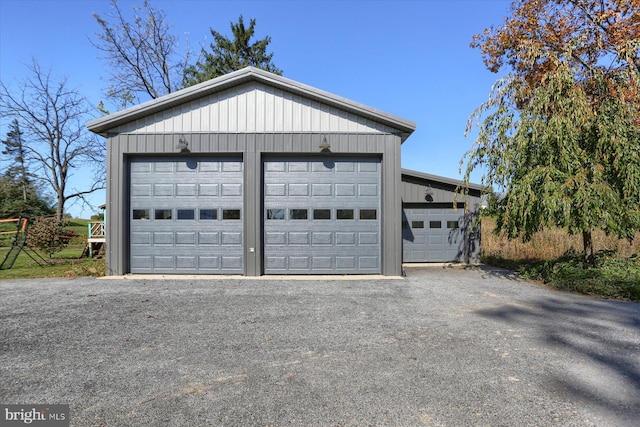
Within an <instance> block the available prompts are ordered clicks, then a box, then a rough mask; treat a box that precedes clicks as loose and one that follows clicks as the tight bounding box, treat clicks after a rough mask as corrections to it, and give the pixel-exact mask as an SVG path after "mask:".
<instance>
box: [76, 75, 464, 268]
mask: <svg viewBox="0 0 640 427" xmlns="http://www.w3.org/2000/svg"><path fill="white" fill-rule="evenodd" d="M87 127H88V128H89V129H90V130H91V131H93V132H96V133H98V134H101V135H103V136H105V137H106V138H107V183H108V184H107V210H108V211H109V215H108V220H107V225H106V228H107V232H106V236H107V238H106V240H107V242H106V247H107V250H106V259H107V274H108V275H122V274H127V273H137V274H141V273H142V274H242V275H247V276H258V275H262V274H382V275H391V276H397V275H400V274H401V272H402V262H403V250H404V257H405V261H417V260H425V259H424V258H430V257H431V255H432V254H434V253H435V252H434V251H439V252H440V253H441V255H439V258H440V259H442V260H444V259H447V258H451V259H452V260H453V258H454V257H453V252H452V250H453V249H452V248H453V246H454V245H455V244H457V243H455V242H454V243H451V244H449V245H448V246H449V247H446V248H445V247H443V246H442V245H444V246H447V245H445V244H444V242H445V241H446V236H444V235H442V236H440V237H441V239H440V241H441V242H442V243H441V244H440V245H441V246H442V247H441V248H439V249H436V248H437V244H436V241H438V238H436V237H435V234H434V232H429V233H430V234H429V233H426V234H425V235H424V236H422V235H421V231H420V229H419V228H418V227H417V224H418V223H419V221H423V222H424V223H426V221H432V220H431V219H429V218H431V217H432V216H433V215H434V214H435V213H434V212H431V211H424V212H422V213H421V211H419V209H422V208H423V206H422V205H420V206H417V205H416V206H413V205H412V206H408V205H407V208H406V209H405V210H404V213H403V210H402V209H401V206H403V199H406V200H404V202H406V203H414V201H413V200H409V199H407V189H408V188H409V187H407V185H409V184H406V183H405V182H404V181H405V180H406V179H408V178H407V177H408V175H407V172H406V171H402V170H401V167H400V145H401V144H402V142H404V141H405V139H406V138H407V137H408V136H409V135H410V134H411V133H412V132H413V131H414V129H415V124H414V123H413V122H411V121H408V120H405V119H402V118H399V117H397V116H393V115H390V114H388V113H384V112H382V111H379V110H376V109H373V108H370V107H367V106H364V105H362V104H359V103H356V102H353V101H350V100H348V99H345V98H342V97H339V96H336V95H333V94H330V93H328V92H324V91H321V90H318V89H316V88H313V87H310V86H307V85H304V84H301V83H298V82H295V81H293V80H290V79H287V78H284V77H281V76H277V75H274V74H271V73H268V72H266V71H263V70H259V69H256V68H253V67H248V68H245V69H242V70H239V71H236V72H233V73H230V74H227V75H225V76H222V77H219V78H216V79H213V80H209V81H207V82H204V83H201V84H199V85H196V86H192V87H189V88H186V89H183V90H181V91H178V92H174V93H172V94H169V95H167V96H164V97H161V98H158V99H155V100H152V101H149V102H146V103H143V104H140V105H138V106H135V107H132V108H129V109H127V110H124V111H121V112H118V113H115V114H111V115H109V116H105V117H102V118H100V119H97V120H94V121H92V122H89V123H88V124H87ZM414 178H415V179H419V177H417V178H416V177H414ZM432 178H433V177H432ZM445 180H446V179H445ZM447 185H448V184H447ZM423 191H424V190H423ZM420 202H422V204H424V199H423V200H421V201H420ZM443 202H444V201H443ZM448 206H449V207H450V208H451V207H452V205H451V203H450V201H449V205H448ZM434 207H437V206H436V205H432V206H429V209H431V208H434ZM414 209H418V210H414ZM439 213H445V212H444V211H439ZM420 215H423V216H422V217H421V216H420ZM446 215H449V216H451V217H452V218H453V216H455V215H456V214H454V213H451V212H447V213H446ZM405 217H406V218H409V217H411V220H409V222H407V221H406V218H405ZM403 218H405V219H403ZM419 218H420V219H419ZM447 218H448V217H447ZM446 221H449V220H446ZM452 221H453V220H452ZM407 224H409V225H407ZM442 224H446V222H442ZM450 225H451V224H450ZM403 227H404V228H403ZM407 227H409V228H407ZM462 229H463V227H458V230H462ZM427 230H428V229H427ZM408 231H410V232H411V234H412V235H413V236H414V237H412V238H409V239H407V238H406V237H408V236H409V234H408ZM441 231H442V230H441ZM403 236H404V237H405V238H404V240H403ZM422 241H424V242H427V243H425V244H426V246H425V245H422V246H423V247H422V248H420V243H419V242H422ZM403 242H404V243H403ZM456 242H457V240H456ZM429 245H431V246H429ZM420 251H422V252H423V253H422V255H420ZM455 258H456V260H457V259H458V258H460V257H458V256H456V257H455ZM463 258H464V257H463ZM426 260H430V259H426ZM433 260H435V258H434V259H433Z"/></svg>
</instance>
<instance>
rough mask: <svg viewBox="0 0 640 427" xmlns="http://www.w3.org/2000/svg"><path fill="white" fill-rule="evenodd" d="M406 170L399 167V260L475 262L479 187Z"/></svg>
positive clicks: (477, 237)
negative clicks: (462, 190) (461, 189)
mask: <svg viewBox="0 0 640 427" xmlns="http://www.w3.org/2000/svg"><path fill="white" fill-rule="evenodd" d="M463 185H464V183H463V182H461V181H457V180H453V179H449V178H444V177H441V176H436V175H430V174H426V173H422V172H417V171H412V170H408V169H403V170H402V260H403V262H405V263H411V262H467V263H468V262H479V261H480V226H479V224H478V223H477V221H476V220H477V219H478V213H479V211H480V204H481V195H482V187H481V186H479V185H475V184H471V185H469V187H468V189H467V192H468V196H467V197H466V198H465V197H462V196H461V195H459V194H458V191H457V190H458V188H459V187H461V186H463Z"/></svg>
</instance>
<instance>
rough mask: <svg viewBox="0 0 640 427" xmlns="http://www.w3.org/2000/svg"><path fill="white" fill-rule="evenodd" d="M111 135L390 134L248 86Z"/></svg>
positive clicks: (339, 113) (290, 97)
mask: <svg viewBox="0 0 640 427" xmlns="http://www.w3.org/2000/svg"><path fill="white" fill-rule="evenodd" d="M114 131H115V132H121V133H169V132H220V133H262V132H284V133H301V132H330V133H336V132H346V133H391V132H393V129H392V128H390V127H388V126H385V125H383V124H381V123H378V122H375V121H372V120H369V119H366V118H363V117H360V116H357V115H354V114H351V113H347V112H345V111H343V110H340V109H338V108H335V107H330V106H328V105H326V104H322V103H320V102H317V101H313V100H309V99H306V98H302V97H301V96H299V95H294V94H292V93H290V92H285V91H283V90H280V89H275V88H273V87H270V86H266V85H262V84H259V83H248V84H245V85H242V86H238V87H235V88H232V89H228V90H227V91H224V92H220V93H217V94H213V95H208V96H204V97H202V98H201V99H199V100H194V101H190V102H185V103H184V104H181V105H178V106H175V107H171V108H168V109H166V110H163V111H161V112H158V113H155V114H151V115H149V116H148V117H146V118H144V119H140V120H136V121H133V122H131V123H128V124H126V125H122V126H120V127H118V128H116V129H114Z"/></svg>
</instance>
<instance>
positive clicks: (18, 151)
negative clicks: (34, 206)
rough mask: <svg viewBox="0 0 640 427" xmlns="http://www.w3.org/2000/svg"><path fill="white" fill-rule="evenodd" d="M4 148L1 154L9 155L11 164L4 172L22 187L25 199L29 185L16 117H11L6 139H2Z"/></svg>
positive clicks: (20, 133)
mask: <svg viewBox="0 0 640 427" xmlns="http://www.w3.org/2000/svg"><path fill="white" fill-rule="evenodd" d="M2 144H3V145H4V149H3V150H2V154H3V155H5V156H10V158H11V160H12V164H11V165H10V166H9V168H8V170H7V172H6V174H7V176H12V177H14V178H13V179H14V180H15V181H16V183H17V184H18V185H20V188H21V189H22V200H23V202H26V201H27V189H28V187H29V182H30V179H29V173H28V172H27V166H26V158H25V150H24V145H23V139H22V131H20V124H19V123H18V120H17V119H13V120H12V121H11V124H10V125H9V132H7V139H5V140H2Z"/></svg>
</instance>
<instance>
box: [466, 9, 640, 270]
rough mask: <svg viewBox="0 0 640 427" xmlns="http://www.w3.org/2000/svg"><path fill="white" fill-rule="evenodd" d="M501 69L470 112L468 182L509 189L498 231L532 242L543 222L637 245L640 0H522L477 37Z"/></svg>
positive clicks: (490, 62) (589, 248)
mask: <svg viewBox="0 0 640 427" xmlns="http://www.w3.org/2000/svg"><path fill="white" fill-rule="evenodd" d="M471 46H472V47H474V48H478V49H480V51H481V53H482V55H483V59H484V62H485V65H486V66H487V68H488V69H489V70H490V71H492V72H498V71H499V70H501V69H503V68H505V67H508V69H509V71H510V72H509V74H508V75H507V76H506V77H505V78H502V79H500V80H498V82H497V83H496V84H495V85H494V87H493V89H492V91H491V93H490V95H489V99H488V101H486V102H485V103H483V104H482V105H481V106H480V107H479V108H478V109H477V110H476V111H475V112H474V113H473V114H472V116H471V117H470V119H469V125H468V127H467V132H469V131H470V130H471V129H472V128H473V127H474V125H475V126H477V127H478V136H477V139H476V141H475V143H474V145H473V147H472V148H471V150H469V152H467V154H466V155H465V157H464V158H463V159H462V161H461V167H463V165H464V163H465V162H466V168H465V178H466V180H467V181H468V180H469V177H470V174H471V172H472V171H473V170H474V169H476V168H478V167H480V168H483V169H484V170H485V173H484V176H483V184H485V186H487V188H489V187H494V188H500V189H502V190H504V192H505V195H506V196H505V197H504V198H503V199H502V200H501V202H500V203H501V206H500V209H499V214H498V219H497V225H498V227H497V228H498V230H503V231H505V232H506V234H507V236H508V237H509V238H516V237H519V236H520V237H522V238H523V239H524V240H528V239H530V238H531V237H532V235H533V234H534V233H536V232H537V231H540V230H541V229H542V228H544V227H546V226H557V227H565V228H566V229H567V230H568V232H569V233H571V234H576V233H582V237H583V248H584V257H585V264H588V265H593V263H594V262H595V259H594V248H593V240H592V231H593V230H595V229H601V230H604V231H605V232H606V233H614V234H617V235H618V236H620V237H625V238H628V239H633V236H634V235H635V233H636V232H637V231H639V230H640V0H517V1H514V2H513V3H512V5H511V16H509V17H507V18H506V20H505V23H504V24H503V25H501V26H500V27H497V28H493V27H492V28H489V29H486V30H485V31H484V32H483V33H482V34H479V35H477V36H475V37H474V40H473V42H472V43H471Z"/></svg>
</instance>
